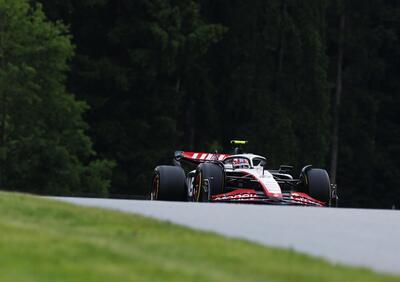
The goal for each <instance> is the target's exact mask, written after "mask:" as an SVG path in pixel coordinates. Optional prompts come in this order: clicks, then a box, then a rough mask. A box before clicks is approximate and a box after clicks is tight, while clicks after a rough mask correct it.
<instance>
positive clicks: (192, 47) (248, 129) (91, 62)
mask: <svg viewBox="0 0 400 282" xmlns="http://www.w3.org/2000/svg"><path fill="white" fill-rule="evenodd" d="M40 2H42V4H43V7H44V10H45V13H46V15H47V16H48V17H49V18H50V19H52V20H62V21H63V22H64V23H66V24H67V25H69V26H70V31H71V33H72V36H73V43H74V44H75V48H76V49H75V53H76V54H75V56H74V58H73V59H72V61H71V66H72V67H71V68H72V69H71V72H70V74H69V77H68V82H67V88H68V89H69V91H70V92H72V93H74V94H75V95H76V97H77V98H78V99H80V100H84V101H86V102H87V103H88V104H89V106H90V110H89V111H88V112H87V114H86V120H87V121H88V123H89V125H90V129H89V135H90V136H91V138H92V140H93V142H94V148H95V150H96V151H97V152H98V156H99V157H102V158H107V159H113V160H115V161H116V163H117V167H116V168H115V170H114V174H113V179H112V188H110V191H109V192H110V193H114V194H140V193H146V192H147V189H148V185H149V181H150V175H151V173H152V168H153V167H154V166H155V165H157V164H158V163H163V162H164V163H165V162H167V161H169V160H170V158H171V156H172V152H173V150H175V149H178V148H181V149H187V150H191V149H194V150H215V149H218V150H222V149H224V150H228V149H230V148H229V146H228V145H227V141H228V140H230V139H231V138H243V139H247V140H249V141H250V144H249V146H248V150H249V151H253V152H255V153H259V154H263V155H266V156H267V157H268V159H269V160H270V164H271V166H276V165H279V164H280V163H281V162H285V163H289V164H294V165H296V166H297V167H298V168H299V167H301V166H302V165H305V164H308V163H311V164H314V165H316V166H322V167H326V168H327V169H329V165H330V158H331V145H332V127H333V121H334V118H333V117H334V107H333V105H334V102H335V99H334V96H335V93H336V85H337V71H338V68H337V64H338V42H339V38H340V37H339V36H340V29H339V26H340V19H341V18H344V20H345V21H344V23H345V24H344V26H343V30H342V36H343V61H342V68H341V69H342V75H341V79H342V93H341V99H340V106H339V108H338V112H339V117H340V118H339V133H338V174H337V183H338V185H339V189H340V195H341V200H342V201H341V203H342V205H345V206H354V207H385V208H390V207H391V206H392V205H393V204H396V205H397V206H400V202H399V201H400V200H399V199H400V187H399V186H400V185H399V184H400V183H399V182H400V181H399V179H400V171H399V165H400V164H399V161H400V152H399V150H400V145H399V144H400V127H399V120H400V119H399V110H398V109H399V102H400V95H399V93H398V92H399V90H400V84H399V83H400V82H399V80H398V77H399V71H400V69H399V59H400V48H399V47H400V44H399V32H400V20H399V19H400V9H399V5H400V4H399V3H398V1H393V0H392V1H384V0H371V1H360V0H357V1H350V2H349V1H346V4H344V2H342V1H328V0H326V1H317V0H314V1H301V0H269V1H264V0H254V1H232V0H213V1H211V0H201V1H192V0H135V1H130V0H118V1H117V0H113V1H108V0H91V1H72V0H69V1H65V0H63V1H61V0H59V1H55V0H51V1H47V0H42V1H40Z"/></svg>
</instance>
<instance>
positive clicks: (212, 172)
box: [193, 163, 224, 202]
mask: <svg viewBox="0 0 400 282" xmlns="http://www.w3.org/2000/svg"><path fill="white" fill-rule="evenodd" d="M193 188H194V190H193V192H194V193H193V195H194V199H193V200H194V201H195V202H209V201H210V200H211V196H213V195H218V194H222V193H223V192H224V171H223V169H222V168H221V167H220V166H218V165H216V164H213V163H202V164H200V165H199V166H198V167H197V170H196V175H195V178H194V183H193Z"/></svg>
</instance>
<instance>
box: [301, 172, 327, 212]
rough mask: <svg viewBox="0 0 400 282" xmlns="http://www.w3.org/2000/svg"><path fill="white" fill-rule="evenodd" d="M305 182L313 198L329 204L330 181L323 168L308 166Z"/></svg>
mask: <svg viewBox="0 0 400 282" xmlns="http://www.w3.org/2000/svg"><path fill="white" fill-rule="evenodd" d="M305 182H306V183H305V184H306V186H307V187H308V194H309V195H310V196H311V197H313V198H314V199H316V200H318V201H321V202H325V203H327V204H329V200H330V198H331V182H330V180H329V175H328V173H327V172H326V170H324V169H319V168H310V169H308V170H307V171H306V178H305Z"/></svg>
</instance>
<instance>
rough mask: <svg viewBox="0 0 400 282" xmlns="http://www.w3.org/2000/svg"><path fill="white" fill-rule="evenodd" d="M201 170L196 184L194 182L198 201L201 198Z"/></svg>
mask: <svg viewBox="0 0 400 282" xmlns="http://www.w3.org/2000/svg"><path fill="white" fill-rule="evenodd" d="M201 178H202V177H201V172H199V174H198V175H197V176H196V180H195V184H194V196H195V197H194V198H195V200H196V202H198V201H199V200H200V192H201Z"/></svg>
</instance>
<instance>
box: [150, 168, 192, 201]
mask: <svg viewBox="0 0 400 282" xmlns="http://www.w3.org/2000/svg"><path fill="white" fill-rule="evenodd" d="M185 180H186V176H185V172H184V171H183V169H182V168H181V167H177V166H168V165H161V166H157V167H156V168H155V169H154V175H153V181H152V186H151V193H150V199H151V200H163V201H185V200H186V198H187V195H186V194H187V193H186V185H185Z"/></svg>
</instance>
